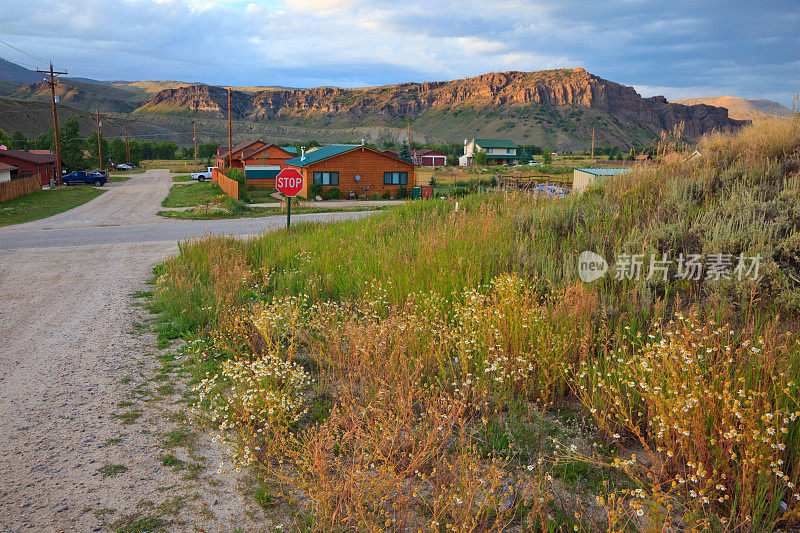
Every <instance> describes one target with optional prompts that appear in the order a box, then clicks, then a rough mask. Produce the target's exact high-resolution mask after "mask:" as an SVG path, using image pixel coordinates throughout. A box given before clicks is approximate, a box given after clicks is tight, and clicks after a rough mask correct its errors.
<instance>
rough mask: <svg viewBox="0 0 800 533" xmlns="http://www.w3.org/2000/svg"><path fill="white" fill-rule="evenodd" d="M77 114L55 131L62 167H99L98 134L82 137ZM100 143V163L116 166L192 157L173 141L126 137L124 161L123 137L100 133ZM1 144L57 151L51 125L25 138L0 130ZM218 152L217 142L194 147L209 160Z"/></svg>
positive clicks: (188, 150) (190, 152) (19, 134)
mask: <svg viewBox="0 0 800 533" xmlns="http://www.w3.org/2000/svg"><path fill="white" fill-rule="evenodd" d="M80 129H81V128H80V124H79V123H78V117H77V116H74V115H73V116H71V117H69V118H68V119H67V120H65V121H64V122H63V123H62V124H60V125H59V128H58V134H59V140H60V141H61V159H62V160H63V161H64V167H65V170H69V171H72V170H85V169H89V168H99V167H100V160H99V153H98V149H97V135H89V136H88V137H82V136H81V131H80ZM100 142H101V146H102V152H103V166H104V167H105V168H108V167H109V166H111V165H112V164H113V165H118V164H120V163H126V162H130V163H131V164H133V165H139V164H140V163H141V162H142V160H144V159H191V158H193V157H194V146H190V147H181V148H179V147H178V145H177V144H176V143H174V142H172V141H148V140H140V139H129V140H128V148H129V149H130V161H127V154H126V150H125V139H124V138H123V137H115V138H112V139H106V138H105V137H103V135H102V132H101V135H100ZM0 144H1V145H5V146H7V147H8V148H9V149H11V150H50V151H51V152H52V153H56V140H55V133H54V130H53V128H52V127H51V128H50V131H48V132H47V133H42V134H41V135H39V136H38V137H36V138H33V139H28V138H27V137H26V136H25V135H24V134H23V133H22V132H21V131H20V130H14V131H13V132H11V134H7V133H6V132H4V131H3V130H1V129H0ZM216 153H217V144H216V143H204V144H200V145H198V146H197V155H198V158H200V159H203V160H210V159H211V158H212V157H214V156H215V155H216Z"/></svg>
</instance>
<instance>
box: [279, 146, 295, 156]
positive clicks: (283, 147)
mask: <svg viewBox="0 0 800 533" xmlns="http://www.w3.org/2000/svg"><path fill="white" fill-rule="evenodd" d="M281 150H284V151H286V152H289V153H290V154H296V153H297V147H296V146H281Z"/></svg>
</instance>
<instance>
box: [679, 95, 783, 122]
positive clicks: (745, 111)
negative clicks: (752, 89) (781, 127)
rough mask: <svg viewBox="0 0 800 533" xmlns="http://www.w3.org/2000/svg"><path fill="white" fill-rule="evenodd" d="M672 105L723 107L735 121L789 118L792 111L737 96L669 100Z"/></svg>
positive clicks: (758, 100)
mask: <svg viewBox="0 0 800 533" xmlns="http://www.w3.org/2000/svg"><path fill="white" fill-rule="evenodd" d="M671 102H672V103H673V104H683V105H698V104H705V105H712V106H716V107H724V108H725V109H727V110H728V115H729V116H730V117H731V118H733V119H736V120H757V119H761V118H766V117H769V116H770V115H772V116H776V117H788V116H791V114H792V111H791V110H790V109H787V108H786V107H784V106H782V105H781V104H779V103H778V102H773V101H772V100H764V99H760V98H750V99H748V98H740V97H738V96H709V97H701V98H683V99H681V100H671Z"/></svg>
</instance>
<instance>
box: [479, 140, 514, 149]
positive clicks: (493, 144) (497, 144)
mask: <svg viewBox="0 0 800 533" xmlns="http://www.w3.org/2000/svg"><path fill="white" fill-rule="evenodd" d="M475 144H477V145H478V146H480V147H481V148H519V146H517V144H516V143H515V142H514V141H509V140H507V139H475Z"/></svg>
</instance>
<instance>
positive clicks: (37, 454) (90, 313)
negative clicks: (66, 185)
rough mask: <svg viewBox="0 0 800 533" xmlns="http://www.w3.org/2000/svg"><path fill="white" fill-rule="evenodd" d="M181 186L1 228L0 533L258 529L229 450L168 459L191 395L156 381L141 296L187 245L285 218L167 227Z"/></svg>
mask: <svg viewBox="0 0 800 533" xmlns="http://www.w3.org/2000/svg"><path fill="white" fill-rule="evenodd" d="M170 185H171V178H170V175H169V173H167V172H166V171H150V172H148V173H146V174H140V175H136V176H134V177H133V178H132V179H131V180H129V181H127V182H124V183H119V184H113V185H112V186H110V187H109V191H108V192H106V193H105V194H103V195H101V196H100V197H98V198H97V199H95V200H92V201H91V202H89V203H87V204H85V205H83V206H81V207H78V208H76V209H73V210H71V211H68V212H66V213H62V214H60V215H57V216H54V217H51V218H50V219H45V220H41V221H36V222H30V223H27V224H23V225H20V226H15V227H10V228H4V229H0V302H2V305H1V306H0V339H2V340H0V418H1V419H2V421H3V424H2V427H3V431H2V432H1V433H0V531H22V530H31V531H66V530H75V531H92V530H97V531H99V530H101V529H109V528H110V527H111V524H113V523H115V522H116V523H117V525H116V526H114V527H115V528H117V527H121V526H120V524H122V525H125V524H128V523H136V520H140V521H141V520H152V522H143V524H144V526H155V525H159V524H161V525H164V524H166V525H167V528H168V529H170V530H191V529H192V528H193V527H195V526H197V527H200V528H202V529H205V530H208V531H216V530H226V531H228V530H232V529H233V528H234V527H243V528H245V529H248V530H249V529H252V525H253V523H252V522H250V521H249V520H250V519H249V518H248V516H247V515H246V514H245V511H248V512H249V513H253V512H254V510H253V509H252V505H253V504H252V502H251V499H250V498H244V497H243V496H242V495H241V494H240V493H239V491H237V490H236V485H237V483H240V482H241V479H237V478H232V477H230V476H227V477H226V476H222V475H219V474H217V473H216V466H214V465H216V464H218V462H219V459H220V455H219V451H218V450H216V449H212V448H208V447H204V446H203V445H202V443H201V442H196V443H194V445H193V446H188V447H187V446H184V447H180V448H175V449H174V450H173V449H167V448H165V446H164V441H165V440H166V439H167V436H168V434H169V432H170V431H175V430H180V429H181V424H180V421H179V418H180V416H179V415H180V413H181V411H182V410H183V409H185V408H186V406H185V405H184V404H180V403H177V401H178V400H179V399H180V396H179V393H180V391H181V387H182V385H181V381H180V379H177V378H173V377H171V376H170V377H168V379H167V381H160V380H162V379H165V378H161V377H159V376H157V375H156V374H157V373H158V366H159V364H160V363H159V361H158V360H157V358H156V354H155V353H154V352H155V349H154V338H153V336H152V334H151V333H147V332H145V330H144V329H143V328H141V327H139V323H140V322H142V321H144V320H146V313H145V312H144V310H143V309H141V307H135V306H133V305H132V304H134V303H135V299H134V298H133V296H132V293H134V292H135V291H138V290H144V289H146V288H147V286H146V285H145V280H146V279H147V278H148V277H149V276H150V275H151V271H152V267H153V266H154V265H156V264H157V263H158V262H160V261H162V260H163V259H164V258H166V257H167V256H168V255H169V254H172V253H175V252H176V251H177V244H176V241H177V240H178V239H183V238H188V237H190V236H193V235H194V236H196V235H201V234H202V233H205V232H208V231H216V232H224V233H232V234H236V235H246V234H252V233H258V232H259V231H262V230H264V229H270V228H277V227H281V226H282V225H283V217H280V216H278V217H271V218H265V219H247V220H241V221H219V223H203V224H199V225H198V224H184V223H183V222H184V221H175V220H169V219H161V218H159V217H157V216H156V214H155V213H156V212H157V211H158V209H159V204H160V201H161V200H162V199H163V197H164V196H165V195H166V194H167V191H168V188H169V186H170ZM317 218H319V217H317ZM333 218H341V216H337V215H323V216H322V219H333ZM110 223H113V224H114V226H113V227H110V226H109V224H110ZM165 384H166V385H172V388H174V390H170V387H167V388H164V387H165ZM168 414H173V416H172V420H169V419H168V418H167V416H166V415H168ZM200 440H202V439H198V441H200ZM167 455H172V456H174V457H173V459H175V460H176V461H178V462H177V463H176V462H174V461H168V460H167V459H165V457H166V456H167ZM176 465H177V466H176ZM181 465H183V467H182V468H181ZM190 465H199V466H192V467H191V468H190ZM187 472H195V474H197V473H198V472H199V475H195V476H194V479H193V478H192V477H191V476H189V477H187ZM98 528H100V529H98ZM151 528H152V527H151ZM145 529H146V528H145Z"/></svg>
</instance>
